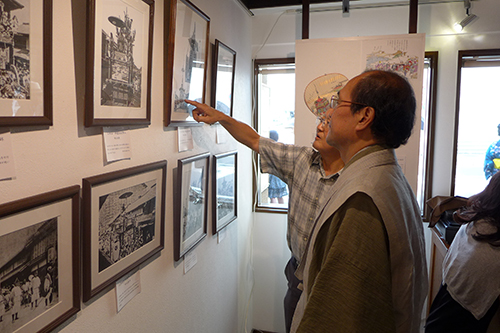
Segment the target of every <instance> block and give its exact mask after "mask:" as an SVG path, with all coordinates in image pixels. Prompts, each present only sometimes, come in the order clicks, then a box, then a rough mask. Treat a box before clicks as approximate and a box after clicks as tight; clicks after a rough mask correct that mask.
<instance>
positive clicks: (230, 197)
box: [212, 151, 238, 234]
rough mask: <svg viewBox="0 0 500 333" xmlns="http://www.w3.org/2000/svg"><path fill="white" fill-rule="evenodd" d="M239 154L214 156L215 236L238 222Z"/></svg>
mask: <svg viewBox="0 0 500 333" xmlns="http://www.w3.org/2000/svg"><path fill="white" fill-rule="evenodd" d="M237 167H238V152H236V151H232V152H228V153H223V154H218V155H215V156H214V168H213V172H212V175H213V179H212V187H213V189H212V193H213V196H212V205H213V206H212V214H213V219H212V220H213V228H212V231H213V233H214V234H216V233H218V232H219V231H220V230H222V229H223V228H225V227H226V226H227V225H228V224H229V223H231V222H233V221H234V220H236V218H237V216H238V214H237V204H238V200H237V193H238V191H237V186H236V185H237V181H238V172H237Z"/></svg>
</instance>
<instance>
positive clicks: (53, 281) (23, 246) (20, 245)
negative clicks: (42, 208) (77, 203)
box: [0, 217, 59, 332]
mask: <svg viewBox="0 0 500 333" xmlns="http://www.w3.org/2000/svg"><path fill="white" fill-rule="evenodd" d="M57 223H58V218H57V217H55V218H52V219H49V220H46V221H43V222H39V223H36V224H33V225H31V226H29V227H26V228H23V229H20V230H17V231H14V232H12V233H9V234H6V235H3V236H0V291H1V292H0V332H13V331H15V330H17V329H18V328H20V327H22V326H23V325H25V324H26V323H28V322H30V321H31V320H33V319H34V318H36V317H38V316H40V315H41V314H42V313H44V312H46V311H48V310H49V309H50V308H51V307H53V306H54V305H56V304H57V303H58V302H59V288H58V286H59V279H58V266H57V264H58V260H57V258H58V255H57Z"/></svg>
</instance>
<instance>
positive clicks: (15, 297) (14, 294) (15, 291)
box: [10, 279, 23, 322]
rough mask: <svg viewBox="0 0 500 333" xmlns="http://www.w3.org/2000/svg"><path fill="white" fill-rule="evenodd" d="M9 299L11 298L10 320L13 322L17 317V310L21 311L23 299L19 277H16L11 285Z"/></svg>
mask: <svg viewBox="0 0 500 333" xmlns="http://www.w3.org/2000/svg"><path fill="white" fill-rule="evenodd" d="M10 299H11V300H12V310H11V314H12V322H14V321H16V320H18V319H19V311H21V301H22V299H23V290H22V289H21V282H20V281H19V279H16V281H15V282H14V285H13V286H12V290H11V291H10Z"/></svg>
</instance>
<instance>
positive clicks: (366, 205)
mask: <svg viewBox="0 0 500 333" xmlns="http://www.w3.org/2000/svg"><path fill="white" fill-rule="evenodd" d="M332 102H333V105H332V106H333V108H332V110H330V111H329V115H330V116H331V119H330V128H329V130H328V135H327V139H326V140H327V143H329V144H330V145H332V146H334V147H335V148H337V150H338V151H339V152H340V156H341V157H342V160H343V161H344V162H345V167H344V169H343V170H342V172H341V174H340V176H339V178H338V180H337V182H336V183H335V185H334V186H333V188H332V190H331V193H330V198H329V199H328V200H327V202H326V204H325V207H323V208H322V209H321V213H320V215H319V216H318V218H317V220H316V222H315V225H314V227H313V232H312V234H311V237H310V241H309V243H308V247H307V249H306V251H305V254H304V256H303V257H302V260H301V264H300V266H299V269H298V270H297V275H298V277H299V278H301V279H303V281H304V290H303V292H302V296H301V298H300V301H299V304H298V305H297V309H296V311H295V315H294V318H293V323H292V330H291V331H292V332H301V333H304V332H307V333H309V332H370V333H375V332H380V333H388V332H398V333H419V332H421V331H420V328H421V321H422V311H423V305H424V301H425V298H426V296H427V291H428V289H427V285H428V280H427V265H426V260H425V245H424V233H423V226H422V219H421V216H420V208H419V206H418V204H417V201H416V199H415V196H414V194H413V191H412V188H411V187H410V185H409V184H408V182H407V180H406V178H405V176H404V174H403V171H402V170H401V167H400V166H399V165H398V163H397V159H396V154H395V151H394V149H395V148H398V147H399V146H400V145H403V144H406V142H407V141H408V139H409V137H410V135H411V132H412V129H413V125H414V122H415V109H416V100H415V95H414V92H413V89H412V87H411V85H410V84H409V82H408V80H406V79H405V78H404V77H402V76H400V75H398V74H396V73H394V72H389V71H378V70H377V71H367V72H364V73H363V74H361V75H359V76H357V77H355V78H353V79H351V80H350V81H349V82H348V83H347V85H346V86H345V87H344V88H342V90H340V92H339V95H338V98H334V100H333V101H332Z"/></svg>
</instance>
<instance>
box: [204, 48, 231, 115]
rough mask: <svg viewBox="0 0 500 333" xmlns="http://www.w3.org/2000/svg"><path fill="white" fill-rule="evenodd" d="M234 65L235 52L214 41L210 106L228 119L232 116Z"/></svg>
mask: <svg viewBox="0 0 500 333" xmlns="http://www.w3.org/2000/svg"><path fill="white" fill-rule="evenodd" d="M235 65H236V51H234V50H233V49H231V48H230V47H229V46H227V45H226V44H224V43H222V42H221V41H220V40H218V39H216V40H215V45H214V51H213V61H212V91H211V99H210V104H211V105H212V107H214V108H215V109H217V110H219V111H221V112H223V113H224V114H227V115H228V116H230V117H232V116H233V93H234V75H235Z"/></svg>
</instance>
